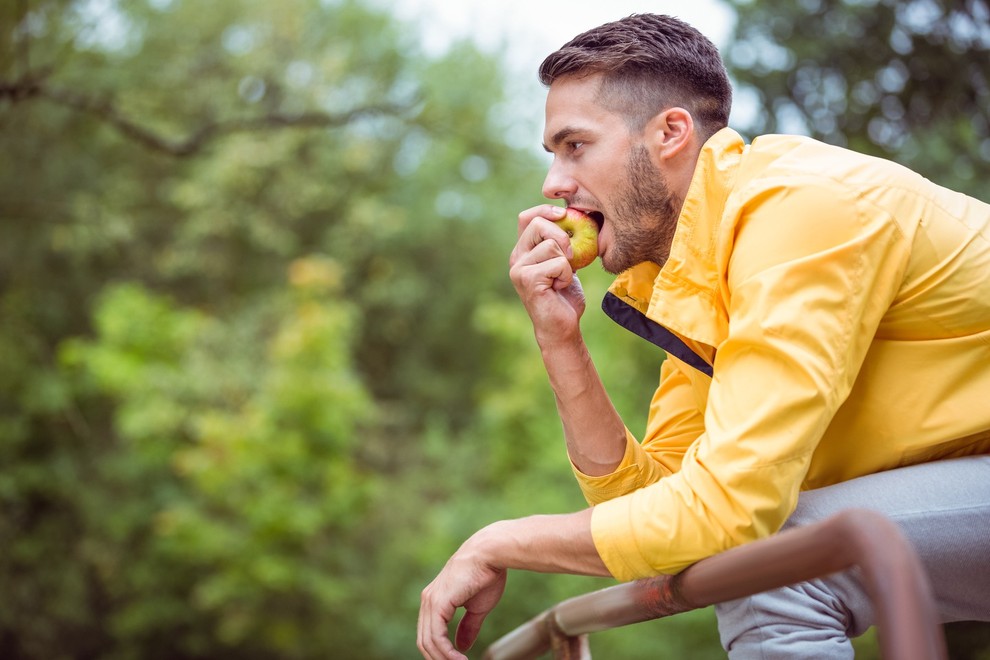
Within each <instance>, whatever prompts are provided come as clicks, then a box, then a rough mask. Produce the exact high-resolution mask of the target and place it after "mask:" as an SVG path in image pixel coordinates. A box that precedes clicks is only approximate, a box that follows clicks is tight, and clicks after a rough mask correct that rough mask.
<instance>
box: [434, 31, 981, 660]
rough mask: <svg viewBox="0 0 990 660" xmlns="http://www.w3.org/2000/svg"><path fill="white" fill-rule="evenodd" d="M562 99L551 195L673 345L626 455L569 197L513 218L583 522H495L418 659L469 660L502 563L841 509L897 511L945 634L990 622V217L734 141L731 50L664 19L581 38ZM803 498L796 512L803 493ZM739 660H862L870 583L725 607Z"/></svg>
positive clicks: (633, 310)
mask: <svg viewBox="0 0 990 660" xmlns="http://www.w3.org/2000/svg"><path fill="white" fill-rule="evenodd" d="M540 75H541V80H542V81H543V82H544V84H546V85H547V86H548V88H549V91H548V96H547V102H546V126H545V132H544V135H545V147H546V148H547V150H548V151H549V152H550V153H552V154H553V156H554V160H553V164H552V165H551V167H550V170H549V173H548V175H547V178H546V181H545V183H544V190H543V192H544V195H545V196H546V197H547V198H550V199H559V200H563V201H564V202H566V204H567V205H569V206H572V207H575V208H579V209H582V210H584V211H586V212H589V213H591V214H592V215H593V217H595V218H596V220H597V221H598V222H599V224H600V228H601V233H600V237H599V244H598V246H599V254H600V257H601V261H602V264H603V266H604V268H605V269H606V270H608V271H609V272H612V273H615V274H618V278H617V279H616V281H615V283H614V284H613V285H612V287H611V288H610V290H609V293H608V295H607V296H606V299H605V302H604V305H603V307H604V309H605V311H606V313H608V314H609V315H610V316H612V317H613V318H614V319H615V320H616V321H618V322H619V323H620V324H622V325H624V326H626V327H628V328H629V329H632V330H633V331H634V332H637V333H638V334H640V335H642V336H643V337H644V338H646V339H648V340H650V341H652V342H654V343H656V344H658V345H659V346H661V347H662V348H664V350H665V351H666V353H667V358H666V359H665V360H664V361H663V364H662V367H661V372H660V384H659V387H658V389H657V391H656V394H655V395H654V399H653V403H652V405H651V407H650V414H649V420H648V424H647V431H646V436H645V437H644V438H643V440H642V442H638V441H637V440H636V439H635V438H633V436H632V435H631V434H630V433H629V431H628V430H627V429H626V427H625V425H624V424H623V422H622V420H621V419H620V418H619V416H618V414H617V413H616V411H615V410H614V408H613V407H612V405H611V403H610V401H609V399H608V396H607V394H606V392H605V390H604V387H603V386H602V383H601V381H600V379H599V377H598V375H597V373H596V370H595V368H594V365H593V364H592V361H591V358H590V356H589V353H588V351H587V348H586V346H585V344H584V342H583V340H582V338H581V332H580V326H579V320H580V317H581V315H582V314H583V312H584V309H585V303H584V297H583V294H582V291H581V288H580V284H579V282H578V280H577V278H576V277H575V275H574V273H573V272H572V271H571V269H570V266H569V265H568V263H567V257H568V256H570V253H571V252H570V247H569V243H568V238H567V236H566V234H565V233H564V232H563V231H561V230H560V229H559V228H558V227H557V226H556V225H554V224H553V222H552V220H554V219H555V218H558V217H559V216H560V215H561V210H560V208H559V207H556V206H553V205H541V206H538V207H535V208H532V209H529V210H527V211H524V212H522V213H521V214H520V216H519V241H518V243H517V244H516V246H515V249H514V250H513V252H512V256H511V258H510V266H511V267H510V274H511V278H512V281H513V283H514V285H515V287H516V290H517V291H518V293H519V296H520V298H521V299H522V302H523V304H524V306H525V308H526V311H527V312H528V314H529V316H530V318H531V320H532V322H533V328H534V331H535V335H536V339H537V342H538V344H539V346H540V349H541V352H542V356H543V360H544V363H545V366H546V369H547V373H548V374H549V377H550V382H551V385H552V387H553V390H554V393H555V395H556V402H557V407H558V412H559V414H560V417H561V420H562V422H563V428H564V436H565V441H566V445H567V452H568V455H569V457H570V460H571V462H572V465H573V468H574V472H575V475H576V476H577V479H578V482H579V484H580V485H581V488H582V490H583V491H584V493H585V496H586V498H587V499H588V502H589V503H590V504H591V505H592V508H589V509H587V510H584V511H580V512H577V513H574V514H567V515H554V516H533V517H530V518H524V519H520V520H508V521H501V522H497V523H495V524H492V525H490V526H488V527H486V528H484V529H482V530H481V531H479V532H478V533H476V534H475V535H474V536H472V537H471V538H470V539H468V540H467V541H466V542H465V543H464V545H463V546H462V547H461V548H460V549H459V550H458V551H457V552H456V553H455V554H454V555H453V556H452V557H451V559H450V560H449V561H448V562H447V565H446V566H445V567H444V569H443V570H442V571H441V572H440V574H439V575H438V576H437V578H436V579H435V580H434V581H433V582H432V583H431V584H430V585H429V586H428V587H427V588H426V589H425V590H424V591H423V595H422V604H421V610H420V619H419V646H420V650H421V652H422V653H423V655H424V656H426V657H429V658H459V657H463V656H462V655H461V654H460V653H458V651H456V650H455V648H454V646H453V645H452V644H451V642H450V640H448V638H447V624H448V622H450V621H451V620H452V619H453V617H454V615H455V613H456V610H457V609H458V608H461V607H463V608H464V610H465V613H464V616H463V617H462V619H461V622H460V624H459V626H458V630H457V633H456V635H455V638H456V642H457V646H458V648H461V649H464V648H466V647H468V646H470V644H471V643H472V642H473V641H474V639H475V638H476V636H477V634H478V631H479V629H480V626H481V623H482V621H483V620H484V618H485V616H486V615H487V613H488V612H489V611H491V609H492V608H493V607H494V606H495V604H496V603H497V601H498V599H499V597H500V596H501V593H502V589H503V587H504V584H505V575H506V570H507V569H510V568H516V569H527V570H534V571H544V572H567V573H577V574H585V575H602V576H607V575H612V576H615V577H616V578H618V579H621V580H632V579H636V578H641V577H646V576H650V575H656V574H659V573H674V572H677V571H680V570H682V569H683V568H685V567H686V566H689V565H690V564H692V563H694V562H696V561H698V560H700V559H703V558H705V557H707V556H710V555H712V554H715V553H717V552H720V551H722V550H725V549H728V548H730V547H733V546H736V545H739V544H742V543H746V542H748V541H751V540H754V539H758V538H762V537H766V536H768V535H770V534H773V533H775V532H777V531H778V530H779V529H781V527H782V526H783V525H784V524H785V522H787V524H789V525H796V524H807V523H810V522H814V521H816V520H819V519H821V518H823V517H827V516H828V515H830V514H831V513H834V512H836V511H838V510H841V509H843V508H846V507H848V506H865V507H870V508H875V509H878V510H880V511H882V512H884V513H885V514H887V515H889V516H890V517H891V518H893V519H894V520H895V521H897V522H898V523H899V524H900V525H901V528H902V529H903V530H904V531H905V533H906V534H907V535H908V537H909V538H910V540H911V541H912V542H913V543H914V545H915V547H916V548H917V549H918V551H919V553H920V554H921V555H922V560H923V561H924V563H925V565H926V567H927V568H928V570H929V573H930V577H931V579H932V582H933V586H934V588H935V592H936V598H937V601H938V606H939V609H940V615H941V616H942V617H943V620H954V619H955V620H960V619H982V620H988V619H990V568H988V567H990V456H988V455H987V454H988V453H990V277H988V274H990V207H988V206H987V205H986V204H983V203H980V202H978V201H976V200H973V199H970V198H967V197H965V196H963V195H960V194H957V193H954V192H951V191H948V190H945V189H943V188H939V187H937V186H935V185H934V184H932V183H930V182H928V181H926V180H925V179H923V178H922V177H920V176H918V175H916V174H914V173H912V172H910V171H908V170H906V169H904V168H902V167H900V166H897V165H895V164H893V163H889V162H886V161H882V160H879V159H875V158H869V157H866V156H862V155H859V154H855V153H852V152H849V151H846V150H842V149H838V148H835V147H830V146H827V145H823V144H821V143H818V142H815V141H813V140H810V139H807V138H800V137H793V136H765V137H761V138H758V139H756V140H754V142H753V144H752V145H745V144H743V142H742V140H741V138H740V137H739V136H738V134H736V133H735V132H734V131H732V130H731V129H728V128H726V125H727V122H728V115H729V107H730V101H731V91H730V87H729V83H728V79H727V76H726V73H725V69H724V67H723V65H722V62H721V59H720V57H719V54H718V52H717V50H716V49H715V47H714V46H713V45H712V44H711V43H710V42H709V41H708V40H707V39H705V38H704V37H703V36H702V35H700V34H699V33H698V32H697V31H695V30H694V29H692V28H691V27H689V26H687V25H685V24H684V23H682V22H680V21H678V20H676V19H673V18H670V17H665V16H655V15H636V16H631V17H629V18H627V19H624V20H622V21H618V22H615V23H610V24H606V25H603V26H601V27H599V28H596V29H594V30H591V31H589V32H587V33H585V34H583V35H580V36H578V37H577V38H575V39H574V40H573V41H571V42H570V43H568V44H567V45H565V46H564V47H563V48H561V49H560V50H559V51H557V52H556V53H553V54H552V55H550V56H549V57H548V58H547V60H546V61H544V63H543V65H542V66H541V69H540ZM799 493H800V497H799ZM717 612H718V616H719V628H720V633H721V636H722V641H723V644H724V645H725V647H726V648H727V650H728V651H729V653H730V656H731V657H734V658H736V657H738V658H745V657H761V658H770V657H786V658H794V657H808V658H820V657H829V658H835V657H852V650H851V646H850V644H849V641H848V638H849V636H852V635H856V634H859V633H861V632H863V631H865V630H866V629H867V628H868V627H869V626H870V625H871V623H872V619H871V616H872V614H871V612H870V607H869V603H868V602H867V600H866V599H865V597H864V596H863V591H862V589H861V587H860V585H859V583H858V582H857V580H856V576H855V575H852V574H849V575H846V574H844V575H840V576H833V577H831V578H828V579H824V580H817V581H815V582H813V583H808V584H804V585H798V586H797V587H794V588H791V589H782V590H778V591H775V592H770V593H769V594H764V595H760V596H757V597H754V598H753V599H744V600H743V601H739V602H734V603H727V604H724V605H721V606H719V607H718V609H717Z"/></svg>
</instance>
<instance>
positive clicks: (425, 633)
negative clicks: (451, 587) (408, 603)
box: [416, 584, 466, 660]
mask: <svg viewBox="0 0 990 660" xmlns="http://www.w3.org/2000/svg"><path fill="white" fill-rule="evenodd" d="M432 586H433V585H432V584H431V585H430V586H428V587H427V588H426V589H424V590H423V594H422V597H421V600H420V608H419V622H418V626H417V639H416V645H417V646H418V647H419V652H420V653H421V654H422V655H423V657H424V658H427V659H428V660H466V658H465V656H464V655H463V654H462V653H459V652H458V651H457V649H455V648H454V645H453V644H451V643H450V640H449V639H448V638H447V626H448V624H449V623H450V620H451V619H452V618H453V616H454V608H453V607H450V606H446V607H444V606H441V605H439V604H437V603H435V602H434V601H433V597H432V590H431V587H432Z"/></svg>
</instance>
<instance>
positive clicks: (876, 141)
mask: <svg viewBox="0 0 990 660" xmlns="http://www.w3.org/2000/svg"><path fill="white" fill-rule="evenodd" d="M729 4H731V5H732V6H733V7H734V8H735V10H736V12H737V13H738V22H737V25H736V30H735V34H734V38H733V42H732V44H731V46H730V47H729V48H728V49H727V52H726V55H727V63H728V65H729V68H730V71H731V73H732V75H733V76H734V78H735V79H736V80H738V81H739V82H740V83H742V85H743V87H744V89H745V90H746V91H747V93H748V94H751V95H752V96H753V97H754V98H755V99H757V103H758V105H759V108H760V112H759V115H758V116H757V118H756V121H755V123H754V125H753V126H751V127H749V129H751V131H752V132H753V133H754V134H759V133H765V132H774V131H797V132H802V133H808V134H810V135H813V136H815V137H818V138H821V139H824V140H825V141H828V142H832V143H836V144H841V145H848V146H849V147H851V148H853V149H856V150H859V151H864V152H867V153H872V154H875V155H879V156H883V157H887V158H891V159H893V160H897V161H898V162H902V163H904V164H905V165H908V166H909V167H912V168H913V169H915V170H917V171H919V172H921V173H923V174H925V175H926V176H928V177H929V178H931V179H932V180H934V181H936V182H938V183H942V184H944V185H947V186H949V187H951V188H955V189H958V190H961V191H963V192H966V193H968V194H970V195H973V196H975V197H978V198H982V199H988V197H987V192H986V186H985V185H984V181H986V179H987V176H988V175H990V27H988V26H990V4H988V3H987V2H986V1H985V0H966V1H965V2H952V1H949V0H910V1H909V2H902V1H895V0H802V1H801V2H789V1H785V0H767V1H761V2H751V1H745V0H734V1H732V2H730V3H729Z"/></svg>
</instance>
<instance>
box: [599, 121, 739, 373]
mask: <svg viewBox="0 0 990 660" xmlns="http://www.w3.org/2000/svg"><path fill="white" fill-rule="evenodd" d="M744 150H745V145H744V143H743V140H742V137H741V136H740V135H739V134H738V133H736V132H735V131H734V130H732V129H730V128H724V129H722V130H721V131H719V132H718V133H716V134H715V135H713V136H712V137H711V138H710V139H709V140H708V141H707V142H706V143H705V144H704V146H703V147H702V149H701V153H700V154H699V156H698V164H697V166H696V167H695V171H694V175H693V176H692V178H691V184H690V186H689V188H688V194H687V196H686V197H685V199H684V205H683V207H682V208H681V214H680V216H679V217H678V219H677V229H676V231H675V233H674V239H673V243H672V244H671V249H670V258H669V259H668V260H667V263H666V264H664V266H663V268H660V267H659V266H658V265H657V264H653V263H642V264H639V265H637V266H634V267H633V268H630V269H629V270H626V271H625V272H623V273H621V274H620V275H619V276H618V277H617V278H616V279H615V281H614V282H613V283H612V286H611V287H610V288H609V293H608V294H607V295H606V301H605V302H604V303H603V307H604V308H605V311H606V313H608V314H609V316H611V317H612V318H613V319H615V320H616V321H618V322H619V323H620V324H621V325H623V326H625V327H627V328H629V329H631V330H633V331H634V332H636V333H637V334H639V335H641V336H645V335H644V333H643V332H642V331H641V330H642V329H640V330H637V329H635V328H632V327H630V325H629V322H628V321H629V319H626V320H625V321H620V320H619V319H616V314H615V310H616V309H620V308H616V307H615V304H616V303H617V302H618V301H621V302H623V303H625V304H626V305H628V306H630V307H632V308H633V310H635V312H636V313H638V314H639V315H642V316H643V317H645V319H643V321H644V322H646V321H648V322H649V323H652V324H657V325H660V326H662V328H663V329H664V330H665V331H666V332H667V333H668V334H671V333H672V334H673V335H674V338H675V339H676V340H677V341H679V342H681V343H683V344H684V345H685V346H686V347H687V348H688V349H689V350H690V351H691V353H694V354H695V355H699V356H701V357H702V358H703V359H704V361H705V362H707V363H708V364H709V365H710V364H711V362H712V360H713V359H714V347H716V346H718V345H719V344H720V343H721V341H722V340H723V339H724V338H725V337H726V335H727V334H728V327H729V321H728V313H727V310H726V307H725V302H724V300H723V297H722V291H723V289H722V285H721V282H722V278H723V276H724V273H725V266H726V264H723V263H719V254H724V253H725V251H724V250H722V251H720V250H718V249H717V248H718V241H719V240H720V238H721V237H720V235H719V226H720V221H721V218H722V215H723V213H724V210H725V204H726V199H727V198H728V196H729V193H730V192H731V191H732V188H733V186H734V185H735V181H736V171H737V166H738V165H739V162H740V160H741V158H742V155H743V152H744ZM723 258H726V257H723ZM610 308H611V311H610ZM636 323H639V321H637V322H636ZM634 325H635V324H634ZM647 327H648V326H647ZM655 333H660V334H663V332H661V331H660V330H656V331H654V334H655ZM646 338H647V339H649V340H650V341H654V343H658V342H657V341H656V339H657V337H656V336H647V337H646ZM662 347H663V348H664V349H665V350H667V351H668V352H670V353H673V354H674V355H676V356H678V357H681V356H680V355H678V352H679V351H680V348H679V347H678V348H677V350H671V346H670V345H669V341H668V345H662ZM687 357H688V358H689V360H690V356H687ZM695 366H697V365H695ZM702 370H704V369H702Z"/></svg>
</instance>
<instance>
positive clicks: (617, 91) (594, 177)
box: [540, 15, 732, 273]
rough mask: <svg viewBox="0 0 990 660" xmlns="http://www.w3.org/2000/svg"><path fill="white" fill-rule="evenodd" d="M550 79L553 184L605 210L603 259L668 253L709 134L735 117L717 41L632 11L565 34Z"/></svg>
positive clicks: (596, 212)
mask: <svg viewBox="0 0 990 660" xmlns="http://www.w3.org/2000/svg"><path fill="white" fill-rule="evenodd" d="M540 79H541V81H542V82H543V83H544V84H546V85H547V86H548V87H549V92H548V94H547V106H546V115H547V120H546V126H545V128H544V147H545V148H546V150H547V151H548V152H550V153H551V154H553V156H554V160H553V164H552V165H551V166H550V169H549V171H548V172H547V178H546V180H545V181H544V183H543V194H544V195H545V196H546V197H548V198H549V199H563V200H565V201H566V202H567V204H568V206H573V207H575V208H578V209H581V210H583V211H585V212H586V213H589V214H590V215H591V216H592V217H593V218H595V219H596V221H597V222H598V224H599V227H600V229H601V232H600V234H599V239H598V248H599V254H600V256H601V262H602V266H603V267H604V268H605V270H607V271H609V272H612V273H618V272H620V271H622V270H625V269H627V268H629V267H631V266H634V265H636V264H637V263H641V262H643V261H652V262H655V263H658V264H663V263H665V262H666V261H667V258H668V256H669V254H670V247H671V244H672V241H673V236H674V233H675V230H676V227H677V219H678V216H679V213H680V209H681V206H682V205H683V200H684V196H685V195H686V193H687V191H688V187H689V184H690V180H691V177H692V175H693V172H694V168H695V164H696V162H697V158H698V154H699V152H700V150H701V145H702V144H703V143H704V142H705V141H706V140H707V139H708V137H710V136H711V135H712V134H714V133H715V132H716V131H718V130H719V129H721V128H723V127H725V126H726V124H727V122H728V114H729V106H730V104H731V98H732V92H731V88H730V86H729V82H728V77H727V75H726V72H725V68H724V66H723V65H722V60H721V58H720V57H719V54H718V50H717V49H716V48H715V47H714V46H713V45H712V43H711V42H710V41H709V40H708V39H706V38H705V37H704V36H702V35H701V34H700V33H698V32H697V31H696V30H694V29H693V28H691V27H690V26H688V25H686V24H684V23H682V22H681V21H678V20H677V19H674V18H670V17H668V16H655V15H634V16H630V17H628V18H626V19H623V20H621V21H617V22H614V23H608V24H606V25H603V26H601V27H598V28H595V29H593V30H590V31H588V32H585V33H584V34H582V35H580V36H578V37H576V38H575V39H573V40H572V41H570V42H569V43H567V44H566V45H564V46H563V47H562V48H561V49H560V50H558V51H557V52H555V53H553V54H551V55H550V56H549V57H547V59H546V60H545V61H544V62H543V65H542V66H541V67H540Z"/></svg>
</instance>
